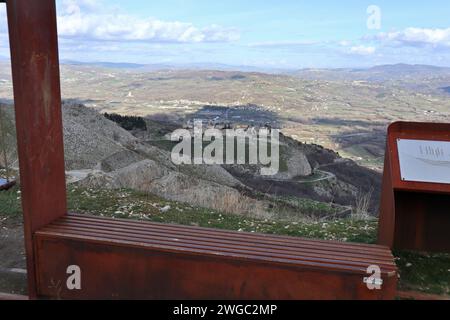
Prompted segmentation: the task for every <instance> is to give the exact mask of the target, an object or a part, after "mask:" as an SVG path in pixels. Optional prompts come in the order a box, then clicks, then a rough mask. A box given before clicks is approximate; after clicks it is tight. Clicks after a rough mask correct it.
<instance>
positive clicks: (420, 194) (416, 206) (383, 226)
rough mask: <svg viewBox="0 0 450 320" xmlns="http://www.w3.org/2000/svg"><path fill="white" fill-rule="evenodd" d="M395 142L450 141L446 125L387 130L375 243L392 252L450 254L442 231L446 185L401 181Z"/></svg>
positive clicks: (448, 196) (448, 197) (448, 222)
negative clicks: (376, 241)
mask: <svg viewBox="0 0 450 320" xmlns="http://www.w3.org/2000/svg"><path fill="white" fill-rule="evenodd" d="M399 138H400V139H418V140H432V141H450V124H446V123H420V122H396V123H393V124H392V125H390V126H389V129H388V135H387V147H386V161H385V167H384V177H383V190H382V198H381V212H380V222H379V231H378V243H379V244H381V245H386V246H389V247H390V248H396V249H409V250H421V251H424V250H426V251H441V252H442V251H445V252H450V237H448V236H447V232H446V231H445V230H442V229H445V228H446V226H450V216H449V215H447V214H446V210H448V209H447V208H448V206H449V205H450V185H448V184H440V183H427V182H409V181H403V180H402V179H401V177H400V161H399V155H398V148H397V139H399ZM425 235H426V236H427V237H426V239H425Z"/></svg>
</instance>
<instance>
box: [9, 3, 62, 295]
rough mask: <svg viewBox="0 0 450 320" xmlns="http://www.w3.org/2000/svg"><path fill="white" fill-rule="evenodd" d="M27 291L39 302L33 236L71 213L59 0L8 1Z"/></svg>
mask: <svg viewBox="0 0 450 320" xmlns="http://www.w3.org/2000/svg"><path fill="white" fill-rule="evenodd" d="M6 6H7V14H8V26H9V39H10V48H11V64H12V75H13V85H14V102H15V114H16V129H17V144H18V154H19V166H20V182H21V188H22V207H23V217H24V229H25V248H26V254H27V269H28V291H29V296H30V298H35V297H37V292H36V270H35V267H36V266H35V260H34V246H33V234H34V232H35V231H36V230H38V229H39V228H41V227H43V226H45V225H47V224H48V223H50V222H51V221H53V220H55V219H56V218H58V217H60V216H63V215H65V214H66V185H65V172H64V147H63V131H62V117H61V89H60V78H59V60H58V40H57V28H56V7H55V0H39V1H36V0H7V2H6Z"/></svg>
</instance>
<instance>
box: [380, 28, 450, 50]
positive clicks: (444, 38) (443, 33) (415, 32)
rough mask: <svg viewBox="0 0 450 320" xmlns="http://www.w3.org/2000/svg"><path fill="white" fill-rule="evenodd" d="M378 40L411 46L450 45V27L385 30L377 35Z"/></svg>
mask: <svg viewBox="0 0 450 320" xmlns="http://www.w3.org/2000/svg"><path fill="white" fill-rule="evenodd" d="M375 38H376V39H377V40H382V41H386V42H393V43H397V44H403V45H409V46H414V47H417V46H432V47H450V28H447V29H426V28H407V29H405V30H403V31H394V32H384V33H380V34H378V35H377V36H375Z"/></svg>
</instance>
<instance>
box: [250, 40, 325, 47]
mask: <svg viewBox="0 0 450 320" xmlns="http://www.w3.org/2000/svg"><path fill="white" fill-rule="evenodd" d="M316 44H319V42H317V41H309V40H303V41H302V40H300V41H267V42H256V43H250V44H249V45H248V46H249V47H298V46H310V45H316Z"/></svg>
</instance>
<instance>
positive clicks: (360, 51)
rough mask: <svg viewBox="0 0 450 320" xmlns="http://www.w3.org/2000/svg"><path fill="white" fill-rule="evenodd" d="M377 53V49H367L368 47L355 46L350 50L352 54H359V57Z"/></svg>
mask: <svg viewBox="0 0 450 320" xmlns="http://www.w3.org/2000/svg"><path fill="white" fill-rule="evenodd" d="M375 51H376V48H375V47H370V46H369V47H366V46H354V47H351V48H350V53H353V54H359V55H371V54H374V53H375Z"/></svg>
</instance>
